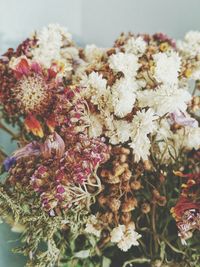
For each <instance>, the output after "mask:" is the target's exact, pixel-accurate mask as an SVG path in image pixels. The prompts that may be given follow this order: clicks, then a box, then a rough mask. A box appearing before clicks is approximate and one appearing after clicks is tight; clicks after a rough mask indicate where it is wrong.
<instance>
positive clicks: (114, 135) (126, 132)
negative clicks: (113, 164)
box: [106, 120, 131, 145]
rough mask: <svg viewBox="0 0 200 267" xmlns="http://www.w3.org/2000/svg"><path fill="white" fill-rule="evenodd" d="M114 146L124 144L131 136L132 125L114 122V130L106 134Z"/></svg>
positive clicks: (122, 121) (121, 121) (120, 121)
mask: <svg viewBox="0 0 200 267" xmlns="http://www.w3.org/2000/svg"><path fill="white" fill-rule="evenodd" d="M106 135H107V136H108V137H109V138H110V142H111V144H113V145H116V144H119V143H124V142H126V141H128V140H129V138H130V135H131V123H129V122H127V121H124V120H113V122H112V129H111V130H110V131H108V132H107V133H106Z"/></svg>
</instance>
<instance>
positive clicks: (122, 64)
mask: <svg viewBox="0 0 200 267" xmlns="http://www.w3.org/2000/svg"><path fill="white" fill-rule="evenodd" d="M109 66H110V68H111V69H113V70H114V71H116V72H123V74H124V76H125V77H128V78H135V76H136V74H137V70H138V68H139V63H138V57H137V56H136V55H133V54H130V53H122V52H119V53H117V54H114V55H111V56H110V58H109Z"/></svg>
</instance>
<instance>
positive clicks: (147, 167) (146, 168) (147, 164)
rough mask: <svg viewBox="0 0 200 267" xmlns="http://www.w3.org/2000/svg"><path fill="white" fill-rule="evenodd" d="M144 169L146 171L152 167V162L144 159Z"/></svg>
mask: <svg viewBox="0 0 200 267" xmlns="http://www.w3.org/2000/svg"><path fill="white" fill-rule="evenodd" d="M144 169H145V170H146V171H150V170H151V169H152V164H151V162H150V161H149V160H145V161H144Z"/></svg>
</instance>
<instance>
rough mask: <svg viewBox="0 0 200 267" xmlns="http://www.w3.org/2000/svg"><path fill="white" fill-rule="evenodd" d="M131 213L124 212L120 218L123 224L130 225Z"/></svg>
mask: <svg viewBox="0 0 200 267" xmlns="http://www.w3.org/2000/svg"><path fill="white" fill-rule="evenodd" d="M131 217H132V215H131V212H123V213H122V214H121V216H120V221H121V223H122V224H125V225H126V224H128V223H130V221H131Z"/></svg>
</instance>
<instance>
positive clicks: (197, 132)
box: [179, 126, 200, 150]
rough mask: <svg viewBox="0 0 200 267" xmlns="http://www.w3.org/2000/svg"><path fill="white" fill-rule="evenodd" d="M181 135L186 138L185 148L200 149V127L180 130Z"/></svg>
mask: <svg viewBox="0 0 200 267" xmlns="http://www.w3.org/2000/svg"><path fill="white" fill-rule="evenodd" d="M179 134H180V135H182V136H184V142H183V145H184V147H186V148H188V149H193V148H194V149H196V150H197V149H199V148H200V128H199V127H196V128H194V127H189V126H187V127H185V128H184V129H181V130H179Z"/></svg>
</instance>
